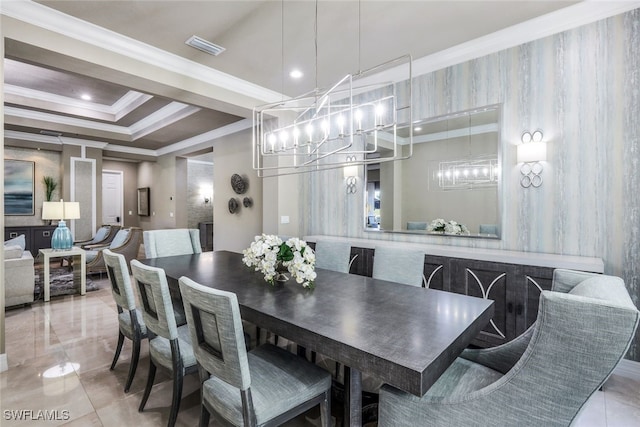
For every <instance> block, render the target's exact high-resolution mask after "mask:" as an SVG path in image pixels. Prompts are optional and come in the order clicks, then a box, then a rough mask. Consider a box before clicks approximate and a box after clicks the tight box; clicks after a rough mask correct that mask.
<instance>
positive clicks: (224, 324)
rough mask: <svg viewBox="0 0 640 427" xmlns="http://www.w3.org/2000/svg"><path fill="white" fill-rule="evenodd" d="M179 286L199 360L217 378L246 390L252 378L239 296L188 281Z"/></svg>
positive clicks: (184, 279) (182, 280)
mask: <svg viewBox="0 0 640 427" xmlns="http://www.w3.org/2000/svg"><path fill="white" fill-rule="evenodd" d="M179 283H180V293H181V294H182V301H183V303H184V311H185V314H186V317H187V324H188V325H189V331H190V334H191V343H192V345H193V350H194V353H195V355H196V360H197V361H198V363H199V364H200V365H201V366H202V367H203V368H204V369H205V370H206V371H207V372H209V373H211V374H213V375H214V376H216V377H217V378H219V379H221V380H223V381H225V382H226V383H228V384H230V385H232V386H233V387H236V388H238V389H240V390H247V389H248V388H249V387H250V385H251V376H250V374H249V362H248V358H247V350H246V347H245V341H244V333H243V330H242V321H241V317H240V307H239V305H238V299H237V297H236V295H235V294H234V293H231V292H226V291H221V290H218V289H213V288H208V287H206V286H202V285H200V284H198V283H196V282H194V281H193V280H191V279H189V278H187V277H181V278H180V280H179Z"/></svg>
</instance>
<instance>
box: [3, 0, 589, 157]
mask: <svg viewBox="0 0 640 427" xmlns="http://www.w3.org/2000/svg"><path fill="white" fill-rule="evenodd" d="M30 3H31V2H30ZM35 3H36V4H35V5H34V3H31V6H37V8H38V9H39V13H43V14H46V15H48V16H50V23H51V24H50V25H52V26H54V27H55V25H56V21H57V20H59V19H60V18H61V17H63V16H64V15H70V16H72V17H74V18H77V19H80V20H82V21H86V22H88V23H90V24H92V25H95V26H99V27H102V28H103V29H107V30H109V31H110V32H112V33H111V36H112V37H114V38H119V39H120V41H121V40H125V41H126V40H129V42H131V43H137V42H141V43H144V44H145V45H148V46H149V49H150V50H151V49H153V48H157V49H161V50H162V51H164V52H166V53H169V54H172V55H175V56H176V57H180V58H182V59H184V60H187V61H191V63H194V64H199V65H203V66H206V67H209V68H212V69H215V70H218V71H221V72H223V73H226V74H228V75H231V76H234V77H235V78H238V79H241V80H242V81H246V82H249V83H250V84H253V85H257V86H258V87H262V88H264V89H265V90H270V91H272V92H273V93H276V94H278V93H280V94H283V95H281V96H295V95H298V94H302V93H304V92H307V91H309V90H311V89H312V88H314V87H326V86H328V85H329V84H331V83H332V82H334V81H336V80H337V79H338V78H340V77H342V76H344V75H345V74H347V73H353V72H357V71H358V70H363V69H366V68H369V67H371V66H373V65H377V64H379V63H381V62H384V61H386V60H389V59H393V58H396V57H398V56H400V55H403V54H407V53H409V54H411V55H412V56H413V58H414V60H415V59H419V58H423V59H424V58H435V57H436V56H438V55H445V56H446V55H450V54H451V52H452V51H454V49H456V48H457V47H461V48H465V46H466V48H465V49H467V50H470V46H471V45H470V44H469V43H471V41H473V40H485V39H487V38H488V37H489V38H490V37H491V35H492V34H493V35H495V34H502V33H504V34H503V35H502V36H500V37H499V38H501V39H505V40H506V43H505V46H506V47H508V46H509V43H510V41H509V36H508V34H509V33H508V32H509V31H510V29H512V31H513V29H514V28H516V27H514V26H517V25H523V24H522V23H526V22H535V20H536V19H537V20H540V19H545V16H547V17H548V16H551V15H553V14H554V13H555V14H558V13H561V12H562V11H563V10H569V9H566V8H570V7H572V5H573V6H576V5H575V4H576V3H578V2H575V1H572V2H569V1H567V2H565V1H377V0H363V1H361V2H359V1H350V0H344V1H326V0H321V1H318V2H315V1H289V0H286V1H212V0H210V1H51V0H42V1H37V2H35ZM9 9H11V8H6V11H3V12H2V13H3V14H10V13H12V10H9ZM61 14H64V15H61ZM548 14H551V15H548ZM67 18H68V16H67ZM531 20H534V21H531ZM539 22H541V23H545V22H550V21H539ZM530 28H531V27H530ZM501 32H502V33H501ZM514 34H518V32H517V31H515V32H514ZM192 35H197V36H199V37H202V38H204V39H206V40H209V41H211V42H213V43H216V44H218V45H221V46H223V47H224V48H226V50H225V51H224V52H223V53H221V54H220V55H218V56H211V55H208V54H206V53H203V52H201V51H199V50H196V49H194V48H192V47H190V46H187V45H186V44H185V41H186V40H187V39H188V38H189V37H190V36H192ZM123 37H124V39H123ZM491 40H497V38H495V37H494V38H493V39H491ZM136 41H137V42H136ZM485 45H486V43H485ZM143 46H144V45H143ZM492 49H493V50H494V51H495V50H497V49H498V47H497V46H493V47H492ZM479 54H481V52H479ZM5 55H6V57H5V68H4V74H5V86H4V91H5V135H6V136H8V137H9V139H8V140H10V141H14V137H15V136H16V135H18V134H20V135H24V134H25V133H26V134H33V135H40V136H41V138H57V139H58V140H59V139H60V138H62V139H63V140H64V142H68V141H70V140H71V139H76V140H84V141H95V142H102V143H105V147H106V148H105V149H106V150H111V151H110V152H112V153H113V155H118V154H117V153H118V152H122V155H123V156H125V157H126V156H129V155H130V154H129V153H130V150H129V151H127V150H126V149H120V148H121V147H125V148H129V149H131V148H135V149H138V150H147V152H148V153H151V154H153V153H158V152H159V151H162V150H165V152H166V150H170V148H171V147H173V146H181V147H184V145H185V142H186V143H187V145H188V142H189V141H192V140H193V141H200V140H202V138H203V135H205V136H206V135H208V134H210V132H212V131H215V130H216V129H221V128H225V127H227V126H230V125H232V124H236V125H237V124H238V123H241V122H242V120H243V119H246V118H250V114H249V113H248V112H247V110H246V109H244V110H243V109H232V108H229V109H225V108H214V106H215V105H217V104H215V102H212V103H210V105H208V103H207V102H202V103H192V102H184V100H182V101H176V100H175V99H180V98H179V97H178V96H176V97H175V98H171V97H170V96H167V94H166V93H167V91H165V92H164V93H162V94H161V93H160V91H158V92H156V91H154V89H153V88H152V87H137V86H136V85H134V84H128V82H127V80H126V79H114V78H111V75H112V74H113V72H111V73H107V72H101V71H100V70H97V69H95V66H94V65H92V64H88V63H84V62H81V61H78V64H77V67H75V68H74V67H71V66H67V67H65V70H62V69H61V68H57V67H56V66H55V65H52V64H55V63H56V61H55V60H51V58H50V57H51V56H52V55H58V56H60V54H54V53H52V52H48V51H46V50H44V49H39V48H36V47H33V46H29V45H28V44H26V43H24V42H19V41H13V40H8V39H7V40H6V45H5ZM58 61H60V59H59V58H58ZM423 62H424V61H423ZM72 63H73V58H67V60H66V62H65V64H72ZM294 68H297V69H299V70H300V71H302V73H303V74H304V76H303V77H302V78H300V79H297V80H294V79H292V78H290V77H289V72H290V71H291V70H292V69H294ZM124 82H126V83H124ZM123 83H124V84H123ZM85 94H86V95H89V96H90V97H91V99H90V100H85V99H82V96H83V95H85ZM279 96H280V95H279ZM249 111H250V110H249ZM242 123H246V121H245V122H242ZM245 127H246V126H245ZM42 131H44V133H45V135H44V136H42ZM51 132H54V133H53V135H57V133H61V134H62V135H61V136H60V138H58V137H57V136H53V137H52V136H51V135H52V134H51ZM21 138H22V137H21ZM15 140H16V141H20V140H21V139H20V138H18V139H15ZM22 140H23V139H22ZM42 140H44V139H42ZM8 143H9V144H10V143H11V142H8ZM18 143H19V142H18ZM106 144H108V145H106Z"/></svg>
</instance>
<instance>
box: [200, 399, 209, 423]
mask: <svg viewBox="0 0 640 427" xmlns="http://www.w3.org/2000/svg"><path fill="white" fill-rule="evenodd" d="M208 425H209V411H208V410H207V408H206V407H205V406H204V403H203V404H202V405H201V407H200V427H208Z"/></svg>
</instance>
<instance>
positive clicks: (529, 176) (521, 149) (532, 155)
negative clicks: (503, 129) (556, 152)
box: [518, 130, 547, 188]
mask: <svg viewBox="0 0 640 427" xmlns="http://www.w3.org/2000/svg"><path fill="white" fill-rule="evenodd" d="M543 136H544V135H543V134H542V131H541V130H536V131H535V132H533V133H531V132H524V133H523V134H522V136H521V137H520V140H521V141H522V143H521V144H519V145H518V163H522V166H520V173H521V174H522V178H520V185H521V186H522V187H524V188H529V187H536V188H537V187H540V186H541V185H542V176H541V174H542V164H541V163H540V162H544V161H546V160H547V143H546V142H542V138H543Z"/></svg>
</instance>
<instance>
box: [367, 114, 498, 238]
mask: <svg viewBox="0 0 640 427" xmlns="http://www.w3.org/2000/svg"><path fill="white" fill-rule="evenodd" d="M500 129H501V108H500V106H499V105H492V106H487V107H483V108H476V109H474V110H470V111H464V112H459V113H456V114H450V115H447V116H442V117H435V118H430V119H425V120H418V121H414V123H413V124H412V127H410V126H409V124H404V125H402V126H398V129H397V132H396V134H397V137H398V139H399V145H400V146H401V147H402V149H403V150H407V151H408V148H409V146H408V144H407V143H406V142H405V143H403V140H405V141H406V140H407V139H408V138H409V134H410V131H411V130H412V131H413V155H412V156H411V158H409V159H407V160H402V161H396V162H381V163H372V164H369V165H367V166H366V173H365V192H364V193H365V194H364V197H365V201H364V226H365V230H366V231H371V232H384V231H390V232H402V233H417V234H449V235H456V236H465V237H484V238H500V228H501V226H500V224H501V222H500V211H499V206H500V205H499V200H500V195H501V176H500V169H501V160H500V158H501V156H500V154H501V149H500ZM382 145H383V144H382ZM388 151H389V150H388V149H385V148H384V146H379V147H378V150H377V151H376V152H375V153H372V154H370V155H368V156H369V158H375V157H378V158H383V157H385V156H389V155H390V153H389V152H388ZM438 219H443V220H444V221H445V222H450V221H454V222H455V223H457V224H459V225H464V227H455V225H453V226H451V225H449V226H446V227H445V230H441V229H442V227H436V229H435V230H434V229H433V225H435V223H433V221H434V220H438ZM430 225H432V226H431V227H430Z"/></svg>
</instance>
